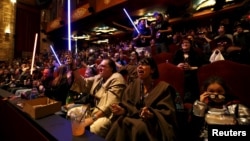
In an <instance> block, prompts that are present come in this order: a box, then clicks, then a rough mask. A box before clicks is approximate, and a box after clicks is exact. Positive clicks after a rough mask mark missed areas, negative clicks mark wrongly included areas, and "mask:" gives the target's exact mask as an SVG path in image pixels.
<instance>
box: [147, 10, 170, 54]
mask: <svg viewBox="0 0 250 141" xmlns="http://www.w3.org/2000/svg"><path fill="white" fill-rule="evenodd" d="M153 16H154V17H155V22H154V23H152V24H151V29H152V33H153V36H152V37H153V40H154V41H155V46H156V53H157V54H158V53H161V52H168V50H169V49H168V45H169V44H170V43H171V40H170V38H169V36H170V35H171V32H172V27H171V25H170V24H169V22H168V21H167V20H165V19H164V17H163V15H162V14H161V13H158V12H155V13H154V15H153Z"/></svg>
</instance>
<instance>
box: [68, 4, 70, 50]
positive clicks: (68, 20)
mask: <svg viewBox="0 0 250 141" xmlns="http://www.w3.org/2000/svg"><path fill="white" fill-rule="evenodd" d="M70 10H71V9H70V0H68V39H69V40H68V50H69V51H71V40H70V39H71V21H70V19H71V17H70Z"/></svg>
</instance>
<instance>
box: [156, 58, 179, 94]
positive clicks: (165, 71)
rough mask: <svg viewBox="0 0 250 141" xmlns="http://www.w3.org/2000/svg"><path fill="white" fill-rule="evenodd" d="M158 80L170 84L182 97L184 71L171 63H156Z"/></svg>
mask: <svg viewBox="0 0 250 141" xmlns="http://www.w3.org/2000/svg"><path fill="white" fill-rule="evenodd" d="M158 70H159V74H160V76H159V80H162V81H165V82H167V83H169V84H171V85H172V86H173V87H174V88H175V90H176V91H177V92H178V93H179V94H180V96H181V97H182V98H183V97H184V71H183V70H182V69H180V68H178V67H177V66H175V65H173V64H171V63H160V64H158Z"/></svg>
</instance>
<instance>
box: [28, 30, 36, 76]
mask: <svg viewBox="0 0 250 141" xmlns="http://www.w3.org/2000/svg"><path fill="white" fill-rule="evenodd" d="M37 36H38V33H36V35H35V42H34V47H33V55H32V62H31V68H30V74H31V75H32V74H33V69H34V68H33V67H34V61H35V55H36V45H37Z"/></svg>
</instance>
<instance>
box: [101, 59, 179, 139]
mask: <svg viewBox="0 0 250 141" xmlns="http://www.w3.org/2000/svg"><path fill="white" fill-rule="evenodd" d="M137 73H138V79H136V80H135V81H134V82H132V83H131V84H130V85H129V86H128V87H127V89H126V91H125V93H124V95H123V97H122V100H121V102H120V103H119V104H113V105H112V106H111V110H112V112H113V114H114V116H115V117H117V120H116V121H115V122H114V123H113V125H112V128H111V129H110V131H109V133H108V134H107V136H106V140H107V141H138V140H143V141H173V140H176V134H175V132H176V124H177V121H176V116H175V106H174V101H173V99H174V95H175V90H174V88H173V87H172V86H170V85H169V84H168V83H166V82H163V81H157V80H156V79H157V78H158V77H159V73H158V69H157V64H156V63H155V61H154V60H153V59H152V58H144V59H142V60H141V61H140V62H139V64H138V67H137Z"/></svg>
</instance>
